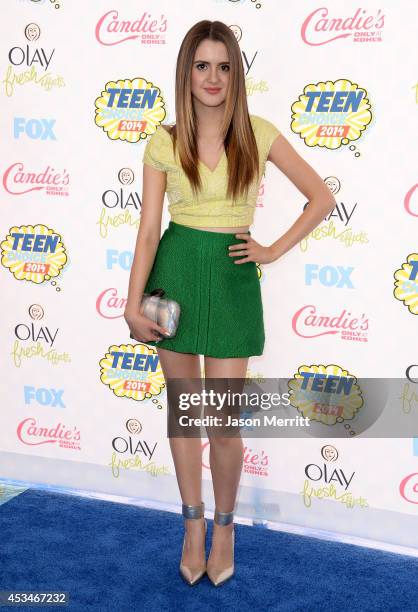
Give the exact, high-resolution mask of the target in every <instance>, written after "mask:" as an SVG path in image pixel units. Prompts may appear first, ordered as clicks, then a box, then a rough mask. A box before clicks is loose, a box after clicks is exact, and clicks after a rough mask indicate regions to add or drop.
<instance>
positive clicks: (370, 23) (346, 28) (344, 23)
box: [301, 7, 385, 47]
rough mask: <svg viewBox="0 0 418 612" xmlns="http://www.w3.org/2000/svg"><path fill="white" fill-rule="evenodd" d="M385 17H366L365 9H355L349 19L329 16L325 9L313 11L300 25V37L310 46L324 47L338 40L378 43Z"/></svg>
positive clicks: (378, 12)
mask: <svg viewBox="0 0 418 612" xmlns="http://www.w3.org/2000/svg"><path fill="white" fill-rule="evenodd" d="M384 20H385V15H383V14H382V11H381V10H380V9H378V11H377V14H376V15H375V16H373V15H367V11H366V9H361V8H359V9H357V10H356V12H355V14H354V15H353V16H351V17H340V16H335V15H332V16H329V11H328V9H327V8H326V7H321V8H318V9H315V10H314V11H312V13H310V14H309V15H308V16H307V17H306V19H305V21H304V22H303V24H302V28H301V37H302V40H303V42H304V43H306V44H307V45H312V46H314V47H315V46H319V45H326V44H328V43H330V42H333V41H334V40H338V39H339V38H351V39H352V41H353V42H380V41H381V32H382V28H383V26H384Z"/></svg>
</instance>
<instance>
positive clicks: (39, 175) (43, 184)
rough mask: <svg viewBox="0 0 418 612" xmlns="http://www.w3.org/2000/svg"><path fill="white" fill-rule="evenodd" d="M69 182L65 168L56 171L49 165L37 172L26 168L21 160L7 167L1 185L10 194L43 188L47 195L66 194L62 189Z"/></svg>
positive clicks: (19, 193)
mask: <svg viewBox="0 0 418 612" xmlns="http://www.w3.org/2000/svg"><path fill="white" fill-rule="evenodd" d="M69 182H70V175H69V173H68V172H67V170H65V169H64V170H62V172H58V171H56V170H55V169H54V168H51V167H50V166H49V165H48V166H47V167H46V168H45V169H44V170H41V171H39V172H36V171H34V170H26V169H25V166H24V164H23V163H21V162H16V163H15V164H12V165H11V166H9V167H8V168H7V170H6V171H5V173H4V175H3V187H4V189H5V190H6V191H7V193H10V194H11V195H23V194H25V193H30V192H31V191H42V190H44V191H45V193H46V194H47V195H65V196H67V195H68V189H64V187H65V186H67V185H68V184H69Z"/></svg>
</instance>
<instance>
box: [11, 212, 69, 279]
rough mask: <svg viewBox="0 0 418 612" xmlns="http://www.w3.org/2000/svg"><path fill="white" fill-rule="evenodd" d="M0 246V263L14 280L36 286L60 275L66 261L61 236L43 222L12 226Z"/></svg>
mask: <svg viewBox="0 0 418 612" xmlns="http://www.w3.org/2000/svg"><path fill="white" fill-rule="evenodd" d="M0 247H1V263H2V265H3V266H4V267H5V268H7V269H8V270H9V271H10V272H11V273H12V274H13V276H14V277H15V278H16V279H17V280H22V281H30V282H32V283H36V284H38V285H39V284H40V283H44V282H45V281H50V280H51V279H55V278H56V277H57V276H59V274H60V273H61V271H62V269H63V268H64V266H65V264H66V263H67V252H66V248H65V245H64V243H63V240H62V236H60V234H58V233H57V232H55V231H54V230H53V229H51V228H50V227H47V226H46V225H42V224H38V225H21V226H20V227H17V226H15V227H11V228H10V230H9V234H8V235H7V236H6V238H5V239H4V240H3V241H2V242H1V243H0ZM52 284H56V283H55V281H53V283H52ZM57 289H58V290H59V288H57Z"/></svg>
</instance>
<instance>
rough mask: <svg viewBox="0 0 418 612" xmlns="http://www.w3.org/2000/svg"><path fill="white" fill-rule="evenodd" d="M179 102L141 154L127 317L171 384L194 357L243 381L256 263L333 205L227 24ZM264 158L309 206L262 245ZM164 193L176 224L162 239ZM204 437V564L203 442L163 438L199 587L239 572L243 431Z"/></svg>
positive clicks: (194, 365)
mask: <svg viewBox="0 0 418 612" xmlns="http://www.w3.org/2000/svg"><path fill="white" fill-rule="evenodd" d="M175 97H176V124H175V125H174V126H171V127H170V126H162V125H159V126H158V127H157V128H156V130H155V131H154V133H153V134H152V135H151V138H150V139H149V141H148V143H147V145H146V148H145V151H144V157H143V162H144V167H143V197H142V213H141V226H140V229H139V232H138V238H137V243H136V248H135V255H134V261H133V265H132V270H131V275H130V281H129V290H128V299H127V303H126V307H125V320H126V322H127V323H128V325H129V327H130V330H131V333H132V335H133V336H134V338H135V339H136V340H138V341H140V342H144V343H147V344H150V345H154V346H156V347H157V349H156V350H157V352H158V355H159V358H160V364H161V368H162V370H163V374H164V377H165V379H166V381H168V379H183V380H184V381H185V384H187V381H191V380H192V379H194V380H196V379H199V378H200V376H201V372H200V357H199V355H203V356H204V369H205V379H206V378H210V379H241V380H245V376H246V372H247V365H248V359H249V357H250V356H252V355H261V354H262V353H263V348H264V325H263V309H262V300H261V291H260V283H259V279H258V274H257V268H256V262H258V263H262V264H268V263H271V262H273V261H275V260H277V259H278V258H279V257H280V256H281V255H283V254H284V253H286V252H287V251H288V250H289V249H290V248H292V247H293V246H294V245H295V244H297V243H298V242H299V241H300V240H301V239H302V238H304V237H305V236H306V235H307V234H309V233H310V232H311V231H312V230H313V229H314V228H315V227H316V226H317V225H318V224H319V223H320V222H321V221H323V219H324V218H325V217H326V215H327V214H328V213H329V212H330V211H331V210H332V208H333V207H334V206H335V204H336V202H335V200H334V197H333V196H332V194H331V192H330V191H329V189H328V187H327V186H326V185H325V183H324V182H323V180H322V179H321V177H320V176H318V174H317V173H316V172H315V171H314V170H313V168H312V167H311V166H310V165H309V164H308V163H307V162H306V161H304V160H303V159H302V158H301V157H300V156H299V155H298V153H297V152H296V151H295V150H294V149H293V148H292V146H291V145H290V144H289V142H288V141H287V140H286V138H285V137H284V136H283V135H282V134H281V133H280V131H279V130H278V129H277V128H276V127H275V125H274V124H272V123H271V122H270V121H268V120H267V119H264V118H262V117H260V116H258V115H250V114H249V112H248V107H247V98H246V89H245V78H244V68H243V64H242V59H241V52H240V48H239V45H238V43H237V40H236V38H235V36H234V34H233V33H232V31H231V30H230V29H229V28H228V26H226V25H225V24H223V23H221V22H219V21H213V22H211V21H207V20H205V21H200V22H199V23H197V24H195V25H194V26H193V27H192V28H191V29H190V30H189V32H188V33H187V34H186V36H185V38H184V40H183V42H182V44H181V47H180V51H179V55H178V58H177V67H176V92H175ZM267 161H270V162H272V163H273V164H274V165H275V166H276V167H277V168H279V170H281V171H282V172H283V173H284V174H285V175H286V176H287V177H288V178H289V179H290V180H291V181H292V182H293V183H294V184H295V186H296V187H297V188H298V189H299V190H300V191H301V192H302V193H303V194H304V196H305V197H306V198H307V199H308V200H309V205H308V206H307V207H306V209H305V210H304V212H303V213H302V214H301V215H300V216H299V217H298V219H297V220H296V221H295V223H294V224H293V225H292V226H291V227H290V229H289V230H288V231H287V232H285V233H284V234H283V235H282V236H280V237H279V238H278V239H277V240H276V241H275V242H274V243H273V244H270V245H268V246H263V245H262V244H260V243H259V242H257V241H256V240H254V238H253V237H252V236H251V232H250V229H249V228H250V226H251V224H252V222H253V216H254V209H255V204H256V199H257V194H258V190H259V184H260V181H261V177H262V174H263V173H264V169H265V164H266V162H267ZM165 192H167V196H168V200H169V208H168V210H169V213H170V215H171V221H170V222H169V226H168V228H167V229H166V230H165V231H164V234H163V236H162V237H161V239H160V235H161V217H162V209H163V201H164V194H165ZM272 223H274V219H272ZM160 287H161V288H163V289H164V290H165V292H166V297H167V298H171V299H174V300H176V301H177V302H178V303H179V304H180V306H181V315H180V320H179V325H178V328H177V332H176V335H175V336H174V337H173V338H164V333H165V330H164V329H163V327H161V326H159V325H157V324H156V323H154V322H153V321H151V320H149V319H147V318H146V317H144V316H142V314H140V312H139V300H140V296H142V295H143V293H148V292H150V291H152V290H153V289H156V288H160ZM168 384H169V383H168ZM167 393H169V389H168V388H167ZM169 404H170V403H169ZM169 409H170V405H169ZM208 438H209V441H210V468H211V473H212V481H213V488H214V496H215V504H216V508H215V516H214V528H213V537H212V547H211V550H210V554H209V557H208V560H207V562H206V559H205V535H206V527H207V524H206V520H205V518H204V503H203V502H202V499H201V483H202V449H201V439H200V438H199V437H181V436H180V437H177V436H176V437H170V438H169V439H170V448H171V452H172V455H173V461H174V465H175V470H176V476H177V481H178V485H179V489H180V495H181V498H182V502H183V504H182V511H183V517H184V519H185V537H184V540H183V551H182V556H181V563H180V572H181V575H182V576H183V577H184V579H185V580H186V581H187V582H188V583H189V584H196V582H197V581H198V580H199V579H200V578H201V577H202V576H203V575H204V574H205V572H206V573H207V575H208V577H209V579H210V580H211V581H212V583H213V584H215V585H218V584H222V583H223V582H225V581H226V580H228V579H229V578H230V577H231V576H232V575H233V573H234V529H233V514H234V509H235V503H236V497H237V491H238V485H239V480H240V475H241V470H242V461H243V442H242V439H241V437H240V435H234V436H219V434H218V435H211V433H209V435H208Z"/></svg>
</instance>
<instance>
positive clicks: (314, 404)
mask: <svg viewBox="0 0 418 612" xmlns="http://www.w3.org/2000/svg"><path fill="white" fill-rule="evenodd" d="M288 387H289V395H290V404H291V405H292V406H294V407H295V408H296V409H297V410H298V411H299V412H301V413H302V414H303V416H304V417H307V418H309V419H310V420H312V421H317V422H319V423H323V424H324V425H335V424H336V423H342V422H344V421H346V420H351V419H353V418H354V417H355V416H356V414H357V412H358V411H359V410H360V408H361V407H362V406H363V404H364V400H363V396H362V393H361V389H360V387H359V385H358V384H357V379H356V377H355V376H353V375H352V374H349V372H348V371H347V370H344V369H343V368H341V367H340V366H338V365H334V364H329V365H326V366H325V365H310V366H307V365H303V366H301V367H300V368H299V369H298V373H297V374H295V376H294V378H293V379H292V380H289V381H288Z"/></svg>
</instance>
